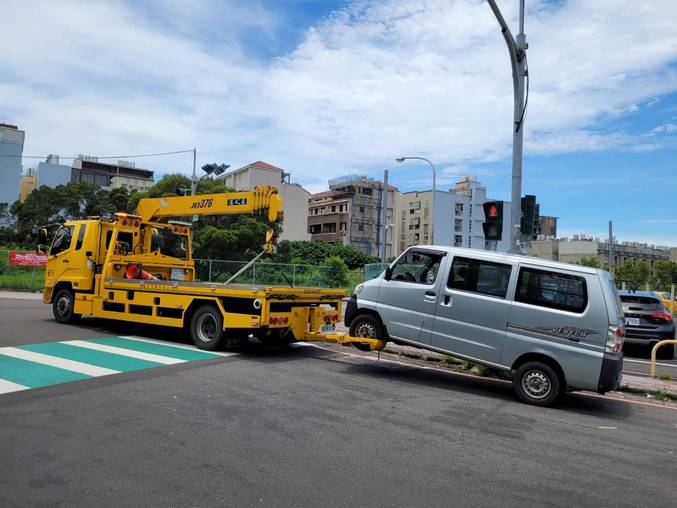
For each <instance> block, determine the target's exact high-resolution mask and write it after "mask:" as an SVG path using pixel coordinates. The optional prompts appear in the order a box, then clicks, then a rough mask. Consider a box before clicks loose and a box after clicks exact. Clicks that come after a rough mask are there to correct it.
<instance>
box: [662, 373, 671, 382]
mask: <svg viewBox="0 0 677 508" xmlns="http://www.w3.org/2000/svg"><path fill="white" fill-rule="evenodd" d="M661 379H662V380H663V381H670V380H672V376H671V375H670V373H669V372H663V374H661Z"/></svg>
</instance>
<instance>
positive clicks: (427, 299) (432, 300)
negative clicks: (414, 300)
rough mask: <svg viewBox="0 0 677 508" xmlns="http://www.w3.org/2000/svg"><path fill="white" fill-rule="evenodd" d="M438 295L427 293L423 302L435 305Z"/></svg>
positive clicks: (431, 292) (432, 292)
mask: <svg viewBox="0 0 677 508" xmlns="http://www.w3.org/2000/svg"><path fill="white" fill-rule="evenodd" d="M436 297H437V293H435V291H426V292H425V296H423V301H424V302H428V303H435V300H436Z"/></svg>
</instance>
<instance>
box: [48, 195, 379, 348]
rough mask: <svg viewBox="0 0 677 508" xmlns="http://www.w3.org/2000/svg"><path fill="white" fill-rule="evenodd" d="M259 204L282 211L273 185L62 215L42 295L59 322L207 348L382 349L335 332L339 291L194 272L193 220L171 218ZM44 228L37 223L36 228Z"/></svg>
mask: <svg viewBox="0 0 677 508" xmlns="http://www.w3.org/2000/svg"><path fill="white" fill-rule="evenodd" d="M265 210H267V215H268V219H269V220H270V221H271V222H278V221H280V220H281V219H282V198H281V197H280V195H279V194H278V193H277V189H276V188H274V187H269V186H259V187H255V188H254V189H253V190H252V191H245V192H228V193H218V194H208V195H199V196H172V197H164V198H145V199H141V200H140V201H139V204H138V207H137V210H136V213H135V214H134V215H132V214H127V213H117V214H115V219H114V220H104V219H98V218H95V219H88V220H76V221H70V222H66V223H64V224H63V225H61V226H60V227H59V229H58V230H57V231H56V233H55V234H54V238H53V240H52V242H51V246H50V248H49V252H48V254H49V255H48V260H47V266H46V269H45V290H44V293H43V302H44V303H46V304H51V305H52V308H53V313H54V318H55V319H56V320H57V321H58V322H60V323H72V322H75V321H76V320H78V319H79V318H80V317H81V316H95V317H100V318H106V319H114V320H119V321H129V322H134V323H144V324H152V325H163V326H171V327H176V328H184V329H187V330H189V333H190V336H191V339H192V340H193V342H194V344H195V345H196V346H197V347H198V348H200V349H206V350H214V349H217V348H219V347H221V346H223V345H235V344H239V343H242V342H244V341H246V340H247V339H248V337H249V336H250V335H254V336H255V337H256V338H258V339H259V340H260V341H261V342H263V343H264V344H265V343H269V344H278V345H284V344H287V343H289V342H293V341H300V340H305V341H308V340H322V341H330V342H338V343H343V344H347V343H357V345H358V347H360V348H361V349H362V348H365V346H367V345H368V346H369V348H371V349H373V350H380V349H383V347H384V346H385V342H384V341H382V340H376V339H367V338H359V339H358V338H354V337H350V336H347V335H343V334H337V333H333V330H334V326H335V324H336V322H337V321H338V320H339V319H340V317H341V304H342V300H343V297H344V296H345V292H344V291H343V290H337V289H317V288H295V287H276V286H264V285H249V284H235V283H230V281H231V280H233V279H234V278H235V277H236V276H237V275H238V274H239V273H241V272H242V271H243V270H244V269H243V270H240V272H238V274H235V275H234V276H233V277H231V279H229V281H227V282H226V283H214V282H198V281H197V280H196V273H195V263H194V261H193V258H192V252H191V224H190V223H186V222H178V221H173V220H171V218H172V217H174V218H176V217H187V216H195V215H202V216H204V215H227V214H242V213H255V212H264V211H265ZM45 234H46V231H43V230H41V231H40V235H39V236H41V237H43V238H44V237H45ZM274 241H275V238H274V235H273V231H272V230H269V231H268V233H267V235H266V241H265V247H264V249H263V251H262V252H261V254H259V255H258V256H257V257H256V258H254V260H252V262H254V261H256V259H258V258H259V257H260V256H262V255H263V254H264V253H266V252H272V249H273V246H274ZM252 262H250V264H251V263H252ZM245 268H246V267H245Z"/></svg>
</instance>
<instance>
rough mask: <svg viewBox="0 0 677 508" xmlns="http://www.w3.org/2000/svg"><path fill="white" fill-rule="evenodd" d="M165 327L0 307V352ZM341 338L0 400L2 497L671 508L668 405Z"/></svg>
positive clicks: (157, 332) (11, 303)
mask: <svg viewBox="0 0 677 508" xmlns="http://www.w3.org/2000/svg"><path fill="white" fill-rule="evenodd" d="M122 333H124V334H132V333H133V334H137V335H139V334H140V335H146V336H155V337H162V336H164V335H169V336H170V338H171V339H173V340H180V339H181V337H180V336H178V335H176V334H172V333H170V334H168V333H167V330H164V329H148V328H146V329H144V328H131V327H127V326H124V325H120V324H111V323H107V322H104V321H99V320H84V321H83V323H82V324H81V325H78V326H63V325H58V324H56V323H54V322H53V321H51V319H50V316H49V309H48V307H46V306H42V305H41V304H40V303H39V302H31V301H26V300H22V301H17V300H6V299H2V300H0V347H1V346H9V345H20V344H27V343H36V342H44V341H55V340H66V339H86V338H94V337H104V336H110V335H117V334H122ZM358 353H359V352H357V351H356V350H354V349H351V348H338V349H327V348H323V347H321V346H320V347H317V346H308V347H301V348H293V349H289V350H286V351H272V350H268V351H266V350H261V349H257V348H248V349H245V350H243V351H241V354H240V355H238V356H234V357H229V358H222V359H217V360H209V361H205V362H199V363H190V364H182V365H173V366H167V367H160V368H154V369H150V370H142V371H136V372H130V373H125V374H119V375H114V376H107V377H101V378H95V379H88V380H84V381H76V382H72V383H67V384H62V385H55V386H50V387H45V388H38V389H33V390H28V391H24V392H16V393H10V394H5V395H0V450H1V451H2V453H1V454H0V505H1V506H28V505H31V506H32V505H46V506H60V505H85V506H86V505H94V504H96V505H100V506H107V505H111V504H115V505H168V506H186V505H190V506H212V505H221V506H224V505H226V506H250V505H258V506H317V505H328V506H339V505H341V506H343V505H350V506H377V505H378V506H381V505H391V506H412V505H417V506H449V505H457V506H468V505H474V506H477V505H479V506H486V505H497V506H517V505H520V506H523V505H525V504H547V505H574V506H611V505H613V506H638V505H651V506H674V502H675V496H676V493H677V487H676V484H675V480H674V478H675V475H676V474H677V458H676V455H677V440H676V439H675V433H677V411H676V410H675V409H674V408H669V407H659V406H657V405H652V404H647V403H640V402H628V401H622V400H616V399H613V398H609V397H597V396H591V395H585V394H572V395H568V396H566V397H565V398H564V400H563V402H562V404H561V406H560V407H559V408H556V409H541V408H536V407H532V406H527V405H525V404H522V403H520V402H518V401H517V400H516V398H515V396H514V395H513V393H512V390H511V386H510V384H509V383H506V382H502V381H497V380H491V379H481V378H473V377H468V376H465V375H459V374H452V373H448V372H443V371H436V370H432V369H422V368H419V367H416V366H411V365H403V364H398V363H394V362H386V361H376V359H375V358H374V356H373V355H371V356H369V357H365V356H362V355H361V354H358Z"/></svg>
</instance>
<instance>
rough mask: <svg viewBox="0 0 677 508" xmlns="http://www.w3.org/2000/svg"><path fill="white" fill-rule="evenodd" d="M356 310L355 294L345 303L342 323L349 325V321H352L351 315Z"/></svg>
mask: <svg viewBox="0 0 677 508" xmlns="http://www.w3.org/2000/svg"><path fill="white" fill-rule="evenodd" d="M356 312H357V296H355V295H353V296H351V297H350V299H349V300H348V303H346V314H345V318H344V323H345V325H346V326H350V323H351V322H352V321H353V316H354V315H355V313H356Z"/></svg>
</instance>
